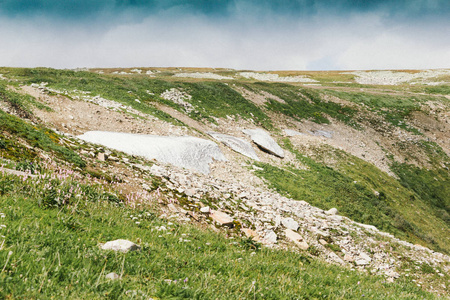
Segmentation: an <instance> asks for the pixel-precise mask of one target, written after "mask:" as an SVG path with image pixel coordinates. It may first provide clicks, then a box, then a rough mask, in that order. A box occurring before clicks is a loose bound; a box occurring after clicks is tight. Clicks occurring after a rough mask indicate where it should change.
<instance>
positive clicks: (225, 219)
mask: <svg viewBox="0 0 450 300" xmlns="http://www.w3.org/2000/svg"><path fill="white" fill-rule="evenodd" d="M209 216H210V217H211V218H212V219H213V220H214V221H215V222H217V223H219V224H220V225H222V226H229V227H232V226H233V218H231V217H230V216H229V215H227V214H226V213H224V212H222V211H211V213H210V215H209Z"/></svg>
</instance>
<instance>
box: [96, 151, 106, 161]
mask: <svg viewBox="0 0 450 300" xmlns="http://www.w3.org/2000/svg"><path fill="white" fill-rule="evenodd" d="M97 159H98V160H99V161H105V160H106V154H105V153H103V152H100V153H98V154H97Z"/></svg>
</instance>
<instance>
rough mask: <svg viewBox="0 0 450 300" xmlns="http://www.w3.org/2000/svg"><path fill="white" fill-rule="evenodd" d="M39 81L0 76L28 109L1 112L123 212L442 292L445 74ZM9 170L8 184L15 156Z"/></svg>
mask: <svg viewBox="0 0 450 300" xmlns="http://www.w3.org/2000/svg"><path fill="white" fill-rule="evenodd" d="M42 72H43V73H42V74H38V75H33V74H31V75H29V74H26V72H25V74H21V73H20V72H18V71H17V70H11V69H0V73H2V76H1V77H0V80H2V81H3V84H4V86H5V91H10V92H11V93H13V92H14V93H19V94H21V95H23V96H25V97H28V96H30V97H32V98H30V99H33V100H32V101H31V100H28V101H31V102H30V103H31V104H23V105H22V104H20V103H19V104H17V103H15V102H12V101H7V100H6V96H4V97H3V99H4V100H2V102H0V108H1V109H2V110H3V111H4V112H6V113H7V114H10V115H15V116H18V117H20V118H21V119H23V120H25V121H26V122H29V123H30V124H40V125H42V126H45V127H47V128H50V129H52V130H54V132H55V133H57V134H59V135H60V138H59V144H61V145H64V146H65V147H68V148H70V149H71V150H73V151H75V152H76V153H77V154H78V155H80V157H81V158H82V159H83V160H84V161H86V162H87V165H88V166H93V167H95V171H96V172H97V173H99V174H101V176H99V178H103V179H102V180H105V179H104V178H107V177H108V178H116V180H110V181H109V183H108V184H110V185H111V187H112V189H114V190H116V191H121V193H124V194H128V195H132V196H129V197H130V198H129V201H127V204H128V205H130V206H136V205H137V204H139V203H141V204H143V203H144V202H146V201H150V202H152V203H153V204H154V206H153V207H154V209H155V210H156V211H157V212H158V214H159V215H160V216H161V217H162V218H167V219H169V220H178V221H179V222H181V223H191V224H195V226H198V227H200V228H209V229H210V230H213V231H217V232H218V233H219V234H225V235H226V236H228V237H230V238H234V237H236V238H248V240H250V241H252V243H256V244H260V245H263V247H268V248H272V249H280V250H282V251H294V252H301V253H306V254H307V255H308V256H309V257H312V258H314V259H318V260H321V261H325V262H327V263H329V264H334V265H339V266H342V267H344V268H348V269H351V270H359V271H361V272H367V273H369V274H373V275H381V276H383V277H385V278H386V280H387V282H395V281H396V280H398V279H399V278H401V279H408V280H409V281H411V282H414V284H416V285H417V286H420V287H423V288H424V289H426V290H427V291H431V292H434V293H436V294H438V295H441V296H445V295H448V279H449V272H450V257H449V256H448V253H449V252H450V248H449V245H450V241H449V237H450V235H449V233H450V229H449V223H448V220H449V217H448V213H449V212H448V207H449V201H450V198H449V197H448V194H446V191H448V186H449V181H448V178H449V171H448V167H450V164H449V163H450V161H449V159H448V155H450V147H449V146H450V145H449V140H450V134H449V133H450V118H449V117H450V109H449V107H450V106H449V103H450V102H449V101H450V100H449V96H448V92H449V88H448V86H449V80H448V78H449V77H448V76H449V71H448V70H435V71H433V70H427V71H421V72H415V73H408V72H393V71H382V72H381V71H380V72H344V73H342V72H341V73H339V72H336V73H332V74H324V73H320V72H317V73H314V72H310V73H307V72H305V73H301V72H298V73H292V72H291V73H283V72H280V73H279V74H277V73H262V72H260V73H257V72H237V71H234V70H212V69H211V70H189V69H186V70H185V69H183V70H181V69H168V70H167V69H145V68H142V69H137V68H136V69H130V70H128V69H123V70H115V69H105V70H85V71H77V72H72V71H67V72H72V73H70V74H69V75H67V76H68V77H67V78H68V79H67V81H64V80H65V79H64V80H63V79H61V80H60V81H58V80H53V79H52V78H53V77H54V76H56V75H54V74H52V73H51V72H50V73H49V74H47V73H46V71H45V70H43V71H42ZM88 74H90V75H88ZM33 76H35V77H33ZM63 76H66V74H63ZM102 76H104V77H102ZM49 79H50V80H49ZM46 80H47V81H46ZM83 80H84V81H86V82H83ZM102 80H112V81H111V82H110V83H107V84H106V85H103V84H104V82H103V81H102ZM114 80H117V82H119V83H117V82H114ZM151 80H154V81H151ZM178 80H182V81H181V82H179V81H178ZM202 80H207V81H205V82H203V81H202ZM219 82H220V83H219ZM113 84H117V86H118V88H117V89H116V90H114V89H113V88H112V86H113ZM310 84H314V85H313V86H309V85H310ZM108 85H109V86H108ZM119 85H120V87H119ZM370 85H374V86H373V87H371V86H370ZM75 86H76V88H74V87H75ZM305 86H306V87H305ZM430 87H433V88H434V89H430ZM5 95H6V94H5ZM203 95H205V98H202V97H203ZM27 99H28V98H27ZM210 99H213V100H212V101H211V103H209V102H208V101H210ZM33 101H34V102H33ZM214 101H215V102H214ZM35 102H36V103H38V104H39V105H36V104H35ZM43 106H45V107H47V108H48V109H45V108H44V107H43ZM2 130H3V133H2V139H5V140H6V138H8V137H10V138H14V137H13V134H14V133H12V132H10V131H8V130H7V129H5V128H3V129H2ZM102 132H108V133H104V134H102ZM113 132H115V133H113ZM118 133H120V134H118ZM127 134H128V135H127ZM130 134H133V135H130ZM137 134H141V135H142V136H139V135H137ZM181 141H183V142H181ZM16 142H18V143H20V144H22V145H24V146H25V147H26V148H30V149H35V150H37V149H36V148H37V147H36V146H34V145H32V144H31V143H30V141H28V140H26V139H25V138H17V139H16ZM183 143H184V144H183ZM188 143H189V145H188ZM146 149H147V150H146ZM175 150H176V151H175ZM33 151H34V150H33ZM121 151H122V152H121ZM8 153H9V154H8ZM53 155H54V154H52V153H45V151H41V152H40V154H39V156H40V157H41V159H42V158H44V159H47V160H48V161H51V160H53V159H51V157H52V156H53ZM2 157H3V164H4V165H5V168H4V170H3V171H4V172H12V171H13V170H11V169H13V168H12V167H8V166H10V165H14V164H16V163H20V162H21V161H20V159H23V158H20V159H14V157H12V156H11V155H10V152H8V151H7V150H3V152H2ZM63 165H64V167H63V168H65V169H72V170H73V171H75V172H79V173H80V174H82V173H83V170H82V169H83V168H79V167H77V168H75V167H71V165H70V163H69V164H67V163H64V164H63ZM91 168H92V167H91ZM19 169H20V168H19ZM410 170H412V171H410ZM15 172H19V173H15V174H16V175H18V176H26V175H25V174H21V173H20V171H15ZM414 172H415V174H416V175H417V174H425V175H423V176H428V177H430V178H432V180H434V181H431V183H429V184H430V186H429V187H430V188H431V184H432V185H433V187H434V188H435V189H436V190H435V193H434V194H432V193H430V192H429V191H428V190H427V189H426V187H425V188H424V187H423V186H421V185H419V183H417V181H421V179H420V178H419V177H418V178H416V177H408V176H413V175H412V174H414ZM421 172H422V173H421ZM427 172H428V173H427ZM316 174H318V175H316ZM326 174H332V175H330V176H335V177H333V178H334V179H333V180H331V181H328V180H329V179H326V178H329V177H327V176H328V175H326ZM315 176H317V177H315ZM417 176H418V175H417ZM428 177H427V178H428ZM422 178H424V177H422ZM433 178H434V179H433ZM291 180H294V181H293V182H292V183H291ZM427 180H428V179H427ZM302 182H304V185H305V186H303V184H302ZM331 182H333V183H331ZM335 182H342V183H339V184H341V185H338V184H337V183H336V185H334V184H335ZM426 182H428V181H426ZM306 185H309V186H306ZM300 186H301V189H299V188H300ZM327 188H330V189H332V190H331V192H330V193H329V192H328V190H327ZM322 193H323V194H322ZM327 193H329V194H327ZM133 195H134V196H133ZM299 195H300V196H299ZM430 195H431V196H430ZM346 197H349V198H348V199H346ZM363 198H364V199H368V200H364V201H368V202H361V203H362V204H359V202H358V201H360V199H363ZM130 199H131V200H130ZM312 201H313V203H312ZM361 201H362V200H361ZM407 201H409V202H407ZM353 202H355V203H356V204H354V203H353ZM353 205H361V206H355V207H353ZM371 205H372V206H373V207H374V209H375V210H376V211H377V212H378V213H380V215H379V216H374V217H371V216H370V211H372V210H370V209H372V207H371ZM366 208H367V209H368V210H367V211H361V210H362V209H366ZM369 208H370V209H369ZM381 226H382V227H383V228H378V227H381ZM159 230H160V231H161V232H163V231H166V230H167V228H166V227H164V228H163V226H161V227H160V228H159ZM133 245H134V246H133ZM133 245H131V247H135V246H136V245H135V244H133ZM104 246H106V244H105V245H104ZM102 247H103V246H102ZM136 247H137V246H136ZM136 249H137V248H136ZM136 249H134V250H136ZM424 269H426V270H427V272H423V270H424ZM116 275H117V274H116ZM111 276H112V277H114V276H113V275H110V277H111Z"/></svg>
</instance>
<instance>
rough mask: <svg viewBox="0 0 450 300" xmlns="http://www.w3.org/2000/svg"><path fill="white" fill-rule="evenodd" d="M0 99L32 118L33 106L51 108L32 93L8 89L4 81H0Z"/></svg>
mask: <svg viewBox="0 0 450 300" xmlns="http://www.w3.org/2000/svg"><path fill="white" fill-rule="evenodd" d="M0 101H1V102H5V103H6V104H7V105H8V106H9V107H11V109H12V110H13V111H15V113H16V114H18V115H19V116H20V117H22V118H28V119H30V118H31V117H32V115H33V113H32V112H31V108H32V107H36V108H38V109H46V110H51V109H50V108H49V107H48V106H46V105H43V104H42V103H40V102H38V101H36V99H34V98H33V97H32V96H30V95H21V94H19V93H16V92H14V91H11V90H8V88H7V86H6V84H5V83H4V82H2V81H0Z"/></svg>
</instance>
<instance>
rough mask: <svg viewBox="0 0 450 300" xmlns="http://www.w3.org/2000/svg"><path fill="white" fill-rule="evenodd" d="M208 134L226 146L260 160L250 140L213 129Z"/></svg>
mask: <svg viewBox="0 0 450 300" xmlns="http://www.w3.org/2000/svg"><path fill="white" fill-rule="evenodd" d="M207 134H209V135H210V136H212V137H213V138H215V139H216V140H218V141H219V142H222V143H223V144H224V145H225V146H228V147H230V148H231V149H233V150H234V151H236V152H238V153H240V154H242V155H245V156H247V157H250V158H251V159H254V160H257V161H259V157H258V155H257V154H256V152H255V150H253V147H252V145H251V144H250V143H249V142H247V141H245V140H243V139H240V138H237V137H234V136H231V135H227V134H222V133H217V132H213V131H209V132H207Z"/></svg>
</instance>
